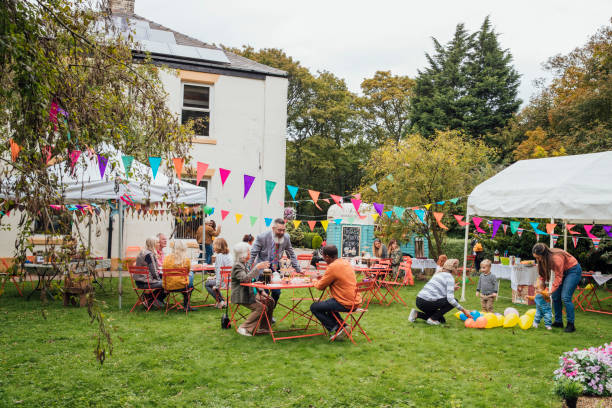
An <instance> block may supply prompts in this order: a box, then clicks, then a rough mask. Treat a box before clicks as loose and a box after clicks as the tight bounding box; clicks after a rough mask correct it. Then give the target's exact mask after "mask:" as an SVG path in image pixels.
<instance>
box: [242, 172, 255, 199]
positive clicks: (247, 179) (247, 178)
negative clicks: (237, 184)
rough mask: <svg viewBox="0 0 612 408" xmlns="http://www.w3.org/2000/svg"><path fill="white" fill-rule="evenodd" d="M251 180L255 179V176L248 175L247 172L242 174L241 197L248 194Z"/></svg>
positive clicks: (251, 183)
mask: <svg viewBox="0 0 612 408" xmlns="http://www.w3.org/2000/svg"><path fill="white" fill-rule="evenodd" d="M253 181H255V177H253V176H249V175H248V174H245V175H244V195H243V196H242V198H243V199H245V198H246V196H247V194H249V190H251V186H252V185H253Z"/></svg>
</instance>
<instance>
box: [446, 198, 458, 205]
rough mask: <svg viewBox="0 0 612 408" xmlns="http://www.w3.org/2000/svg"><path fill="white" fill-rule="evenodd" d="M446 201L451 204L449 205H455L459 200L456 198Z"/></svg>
mask: <svg viewBox="0 0 612 408" xmlns="http://www.w3.org/2000/svg"><path fill="white" fill-rule="evenodd" d="M448 201H450V202H451V203H453V204H457V201H459V199H458V198H451V199H450V200H448Z"/></svg>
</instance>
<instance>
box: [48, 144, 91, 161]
mask: <svg viewBox="0 0 612 408" xmlns="http://www.w3.org/2000/svg"><path fill="white" fill-rule="evenodd" d="M44 150H45V151H44V153H45V164H49V160H51V155H52V153H51V151H52V147H51V146H45V149H44ZM98 163H99V162H98Z"/></svg>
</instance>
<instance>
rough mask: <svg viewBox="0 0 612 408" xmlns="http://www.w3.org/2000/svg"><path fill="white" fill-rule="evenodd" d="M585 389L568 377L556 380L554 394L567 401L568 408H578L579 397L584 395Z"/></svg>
mask: <svg viewBox="0 0 612 408" xmlns="http://www.w3.org/2000/svg"><path fill="white" fill-rule="evenodd" d="M583 390H584V387H583V386H582V384H580V383H579V382H577V381H572V380H570V379H569V378H567V377H562V378H559V379H557V380H555V385H554V387H553V392H554V393H555V394H556V395H557V396H559V397H561V398H563V399H564V400H565V405H567V407H568V408H576V402H577V401H578V397H579V396H580V395H582V391H583Z"/></svg>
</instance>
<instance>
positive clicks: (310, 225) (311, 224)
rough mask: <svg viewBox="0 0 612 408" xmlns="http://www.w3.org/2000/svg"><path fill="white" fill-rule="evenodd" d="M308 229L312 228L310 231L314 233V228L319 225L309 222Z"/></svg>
mask: <svg viewBox="0 0 612 408" xmlns="http://www.w3.org/2000/svg"><path fill="white" fill-rule="evenodd" d="M307 224H308V227H309V228H310V231H314V227H315V225H316V224H317V222H316V221H307Z"/></svg>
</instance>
